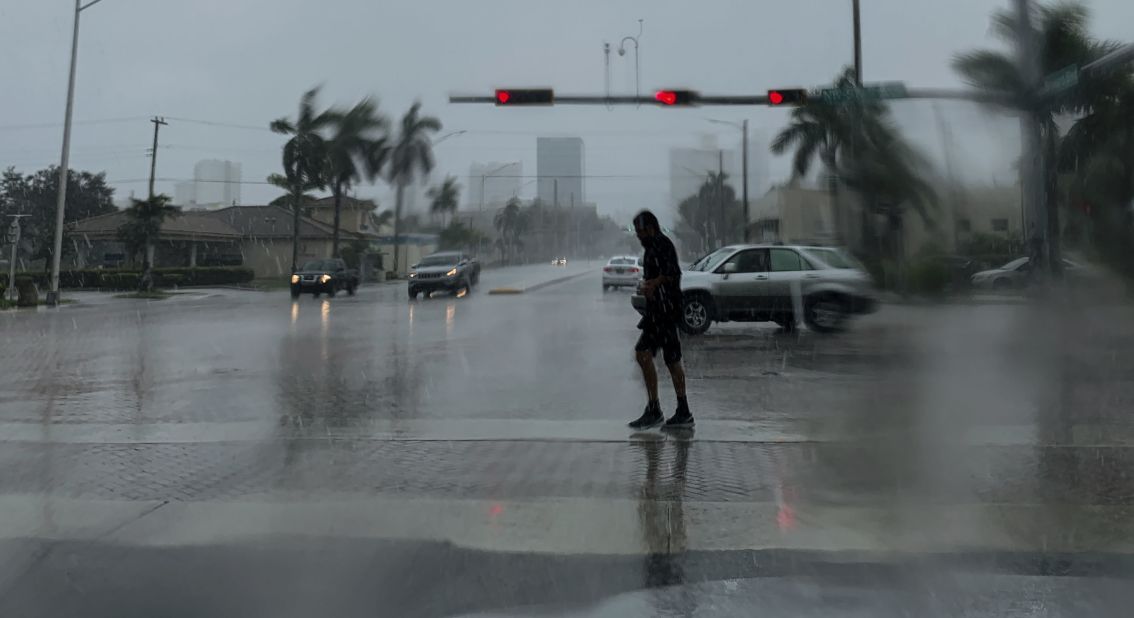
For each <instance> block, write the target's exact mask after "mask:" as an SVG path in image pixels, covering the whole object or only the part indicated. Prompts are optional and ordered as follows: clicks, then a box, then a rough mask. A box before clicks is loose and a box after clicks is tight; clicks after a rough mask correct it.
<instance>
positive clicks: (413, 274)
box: [409, 273, 417, 279]
mask: <svg viewBox="0 0 1134 618" xmlns="http://www.w3.org/2000/svg"><path fill="white" fill-rule="evenodd" d="M416 276H417V273H410V274H409V278H410V279H413V278H414V277H416Z"/></svg>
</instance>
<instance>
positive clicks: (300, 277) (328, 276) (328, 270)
mask: <svg viewBox="0 0 1134 618" xmlns="http://www.w3.org/2000/svg"><path fill="white" fill-rule="evenodd" d="M357 287H358V272H357V271H355V270H354V269H353V268H347V265H346V262H344V261H342V260H340V259H337V258H331V259H326V260H310V261H308V262H306V263H304V264H303V267H302V268H300V269H299V270H298V271H297V272H295V273H292V275H291V297H292V298H299V295H300V294H303V293H304V292H309V293H311V294H314V295H315V296H319V294H326V295H327V296H334V295H335V293H336V292H338V291H339V290H346V292H347V294H350V295H352V296H353V295H354V290H355V289H356V288H357Z"/></svg>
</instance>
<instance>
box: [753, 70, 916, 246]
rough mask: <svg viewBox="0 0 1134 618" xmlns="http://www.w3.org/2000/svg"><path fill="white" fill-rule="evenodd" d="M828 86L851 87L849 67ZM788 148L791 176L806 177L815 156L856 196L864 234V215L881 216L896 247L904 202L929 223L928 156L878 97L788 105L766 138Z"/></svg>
mask: <svg viewBox="0 0 1134 618" xmlns="http://www.w3.org/2000/svg"><path fill="white" fill-rule="evenodd" d="M834 87H835V88H839V89H855V88H857V82H856V81H855V78H854V70H853V69H852V68H849V67H848V68H847V69H845V70H844V71H843V73H842V74H841V75H840V76H839V77H838V78H837V79H836V80H835V84H834ZM790 148H794V149H795V155H794V158H793V161H792V173H793V176H794V177H796V178H799V177H803V176H806V175H807V174H808V172H809V171H810V169H811V165H812V163H813V162H814V161H815V160H816V159H818V160H819V162H821V163H822V165H823V166H824V167H825V168H826V170H827V173H828V174H830V175H832V176H834V177H835V178H837V179H838V181H839V182H842V183H843V184H845V185H846V186H847V187H849V188H850V189H852V190H854V191H855V192H856V193H858V194H859V195H860V197H861V198H862V201H863V204H864V208H863V232H864V234H865V233H868V232H870V231H871V228H872V226H871V225H870V224H869V219H868V217H867V215H868V214H875V215H882V216H883V217H884V218H885V219H886V221H887V227H886V230H887V233H888V234H889V235H890V237H891V239H892V240H893V242H892V243H891V246H896V244H895V243H896V242H897V241H898V237H899V235H900V230H901V227H902V221H903V218H904V212H905V209H906V208H907V207H910V208H913V209H914V210H916V211H917V213H918V214H919V215H920V216H921V217H922V220H923V221H925V222H926V224H927V225H932V217H931V216H930V213H929V211H930V210H931V208H932V207H933V206H934V205H936V194H935V193H934V192H933V189H932V186H931V185H930V183H929V182H928V181H927V180H926V179H925V178H924V176H923V171H924V170H925V169H927V168H928V167H929V164H928V161H926V159H925V158H924V157H923V156H921V154H920V153H918V152H917V150H916V149H915V148H914V147H913V146H911V145H909V144H908V143H907V142H906V141H905V139H904V138H903V137H902V136H901V133H900V132H899V130H898V128H897V126H896V125H895V124H894V123H893V122H892V121H891V119H890V117H889V110H888V109H887V107H886V106H885V104H883V103H881V102H880V101H877V100H870V99H868V98H865V97H854V98H851V99H850V100H848V101H846V102H844V103H839V104H827V103H823V102H821V101H814V102H810V103H808V104H806V105H802V106H800V107H797V108H795V109H793V110H792V114H791V123H790V124H789V125H788V126H787V127H785V128H784V129H783V130H781V131H780V133H779V134H778V135H776V137H775V139H774V140H773V141H772V152H774V153H776V154H783V153H785V152H787V150H788V149H790Z"/></svg>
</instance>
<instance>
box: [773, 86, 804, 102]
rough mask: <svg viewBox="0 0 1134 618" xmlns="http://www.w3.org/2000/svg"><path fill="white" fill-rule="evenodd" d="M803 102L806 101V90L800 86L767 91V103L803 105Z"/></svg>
mask: <svg viewBox="0 0 1134 618" xmlns="http://www.w3.org/2000/svg"><path fill="white" fill-rule="evenodd" d="M804 103H807V91H806V90H804V89H802V88H792V89H788V90H769V91H768V105H803V104H804Z"/></svg>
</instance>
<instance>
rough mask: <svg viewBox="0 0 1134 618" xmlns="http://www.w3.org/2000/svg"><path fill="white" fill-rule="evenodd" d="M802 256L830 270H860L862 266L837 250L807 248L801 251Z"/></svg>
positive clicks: (847, 254) (843, 252) (848, 255)
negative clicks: (824, 265) (828, 267)
mask: <svg viewBox="0 0 1134 618" xmlns="http://www.w3.org/2000/svg"><path fill="white" fill-rule="evenodd" d="M803 254H804V255H806V256H807V257H808V258H811V259H812V261H819V262H821V263H823V264H826V265H827V266H830V267H831V268H835V269H857V270H862V264H860V263H859V262H858V260H856V259H854V257H852V256H851V255H850V254H849V253H846V252H845V251H841V250H839V249H825V248H824V249H816V248H808V249H804V250H803Z"/></svg>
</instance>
